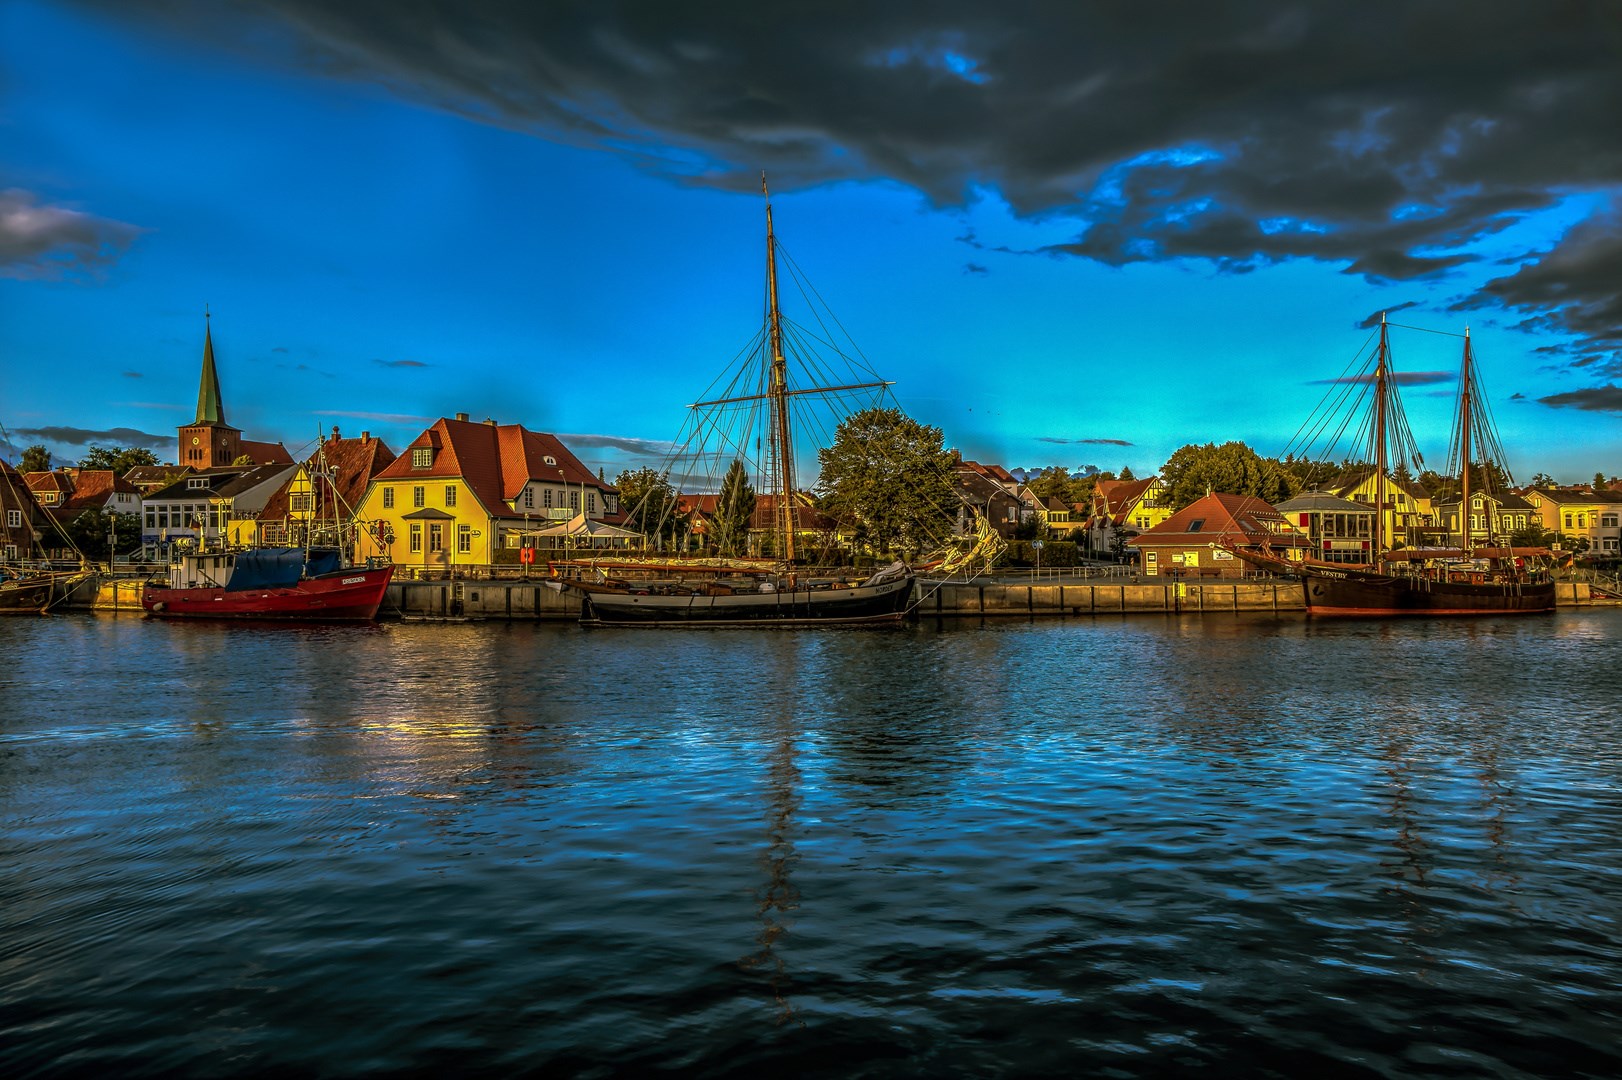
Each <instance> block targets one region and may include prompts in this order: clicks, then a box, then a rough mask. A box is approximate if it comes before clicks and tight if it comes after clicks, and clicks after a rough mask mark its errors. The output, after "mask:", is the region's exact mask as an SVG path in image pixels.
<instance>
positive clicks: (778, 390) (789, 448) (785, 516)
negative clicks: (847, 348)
mask: <svg viewBox="0 0 1622 1080" xmlns="http://www.w3.org/2000/svg"><path fill="white" fill-rule="evenodd" d="M760 193H761V194H762V195H764V196H765V197H766V291H767V294H768V296H769V298H770V302H771V346H772V371H771V380H770V384H769V386H768V389H767V395H766V396H767V399H768V400H769V401H770V403H771V450H772V454H773V456H774V457H775V458H776V462H777V476H776V477H775V479H776V481H777V488H778V496H777V535H778V536H779V537H780V538H781V544H780V550H781V552H782V557H783V560H784V561H785V562H790V563H792V562H793V561H794V532H795V528H794V526H795V523H796V519H797V517H798V515H797V514H796V512H795V506H794V444H793V442H791V441H790V439H789V425H788V361H787V360H785V359H784V358H783V315H782V312H781V311H779V310H778V307H777V238H776V236H775V235H774V234H773V232H772V201H771V194H770V193H769V192H768V191H767V190H766V174H765V173H761V174H760Z"/></svg>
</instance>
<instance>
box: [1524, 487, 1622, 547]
mask: <svg viewBox="0 0 1622 1080" xmlns="http://www.w3.org/2000/svg"><path fill="white" fill-rule="evenodd" d="M1524 498H1525V499H1526V501H1527V504H1528V505H1530V506H1531V507H1532V512H1533V513H1534V514H1536V515H1537V520H1538V522H1539V524H1541V525H1542V526H1543V528H1545V529H1547V530H1548V531H1549V532H1552V533H1556V534H1558V535H1559V537H1560V546H1561V547H1563V548H1565V549H1567V550H1571V549H1573V548H1575V547H1577V546H1579V545H1577V544H1576V543H1575V541H1578V540H1586V541H1588V551H1589V552H1591V553H1593V554H1595V555H1601V556H1604V555H1612V556H1614V555H1617V554H1618V553H1619V549H1622V529H1619V528H1618V521H1619V520H1622V491H1612V490H1608V489H1604V488H1601V489H1600V490H1597V491H1596V490H1594V489H1593V488H1589V487H1554V486H1546V487H1534V488H1529V489H1528V490H1527V492H1526V494H1525V496H1524Z"/></svg>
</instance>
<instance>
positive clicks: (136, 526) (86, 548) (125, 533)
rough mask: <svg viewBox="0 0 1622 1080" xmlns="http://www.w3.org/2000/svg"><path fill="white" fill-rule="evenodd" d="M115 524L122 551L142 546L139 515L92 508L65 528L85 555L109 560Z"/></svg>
mask: <svg viewBox="0 0 1622 1080" xmlns="http://www.w3.org/2000/svg"><path fill="white" fill-rule="evenodd" d="M115 526H116V537H117V540H118V554H120V555H129V554H130V553H132V552H134V551H135V550H137V549H138V548H140V546H141V518H140V516H139V515H137V514H120V513H118V512H117V511H112V510H103V509H101V508H99V507H92V508H91V509H89V510H84V511H81V512H80V513H78V514H76V515H74V517H73V520H72V521H69V522H68V523H67V524H66V525H64V526H63V530H62V531H63V532H65V533H67V535H68V538H69V539H70V540H72V541H73V546H74V547H76V548H78V549H79V551H80V553H81V554H83V555H84V557H85V558H87V559H95V560H99V561H105V560H106V558H107V549H108V547H109V545H110V544H111V543H112V542H113V539H114V536H115Z"/></svg>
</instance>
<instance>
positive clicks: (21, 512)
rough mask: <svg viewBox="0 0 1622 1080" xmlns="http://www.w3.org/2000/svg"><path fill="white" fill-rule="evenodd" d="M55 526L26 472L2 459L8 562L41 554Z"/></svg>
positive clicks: (1, 519) (2, 545)
mask: <svg viewBox="0 0 1622 1080" xmlns="http://www.w3.org/2000/svg"><path fill="white" fill-rule="evenodd" d="M51 528H52V526H51V523H50V519H49V518H47V517H46V515H45V511H44V509H42V508H41V507H40V505H39V502H38V501H37V500H36V499H35V498H34V496H33V493H32V492H30V491H29V490H28V482H27V481H26V480H24V479H23V476H22V474H21V473H19V472H17V470H15V469H13V468H12V467H11V466H10V465H8V464H6V463H5V462H4V461H0V557H4V560H5V561H6V562H16V561H17V560H19V559H32V558H37V557H39V556H40V555H41V554H42V553H41V551H40V544H41V543H42V542H43V541H44V539H45V535H46V532H47V530H50V529H51Z"/></svg>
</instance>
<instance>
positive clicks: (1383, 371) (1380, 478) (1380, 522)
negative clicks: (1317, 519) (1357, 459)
mask: <svg viewBox="0 0 1622 1080" xmlns="http://www.w3.org/2000/svg"><path fill="white" fill-rule="evenodd" d="M1386 335H1387V331H1386V324H1385V312H1383V311H1382V312H1381V313H1380V355H1379V358H1378V359H1377V360H1376V361H1375V365H1374V551H1373V552H1372V554H1373V556H1374V558H1373V559H1372V560H1370V561H1371V562H1373V563H1375V564H1376V565H1378V564H1379V563H1381V562H1383V561H1385V504H1386V491H1385V467H1386V446H1385V426H1386V413H1387V411H1388V410H1389V408H1390V402H1389V400H1388V395H1389V394H1390V373H1389V371H1388V370H1387V368H1386V362H1387V361H1388V360H1389V359H1390V356H1391V350H1390V339H1389V338H1388V337H1387V336H1386Z"/></svg>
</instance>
